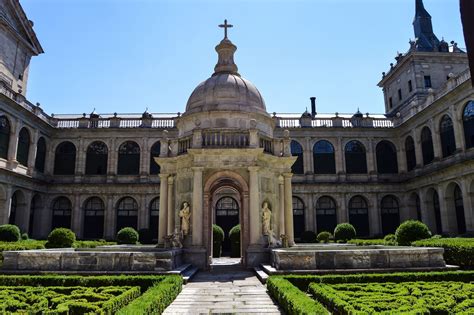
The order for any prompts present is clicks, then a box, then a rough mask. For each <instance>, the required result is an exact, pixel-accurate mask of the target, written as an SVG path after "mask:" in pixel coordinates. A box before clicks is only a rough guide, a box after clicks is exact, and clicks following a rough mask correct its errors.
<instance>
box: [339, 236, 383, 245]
mask: <svg viewBox="0 0 474 315" xmlns="http://www.w3.org/2000/svg"><path fill="white" fill-rule="evenodd" d="M347 243H348V244H355V245H360V246H369V245H387V244H386V242H385V241H384V240H383V239H373V240H370V239H367V240H362V239H357V238H355V239H353V240H350V241H347Z"/></svg>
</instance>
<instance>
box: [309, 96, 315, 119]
mask: <svg viewBox="0 0 474 315" xmlns="http://www.w3.org/2000/svg"><path fill="white" fill-rule="evenodd" d="M309 99H310V100H311V117H313V118H314V117H316V97H314V96H313V97H310V98H309Z"/></svg>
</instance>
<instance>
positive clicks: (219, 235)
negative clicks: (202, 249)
mask: <svg viewBox="0 0 474 315" xmlns="http://www.w3.org/2000/svg"><path fill="white" fill-rule="evenodd" d="M223 241H224V230H223V229H222V228H221V227H220V226H218V225H217V224H213V225H212V257H214V258H217V257H221V254H222V242H223Z"/></svg>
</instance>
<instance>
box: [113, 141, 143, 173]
mask: <svg viewBox="0 0 474 315" xmlns="http://www.w3.org/2000/svg"><path fill="white" fill-rule="evenodd" d="M139 173H140V147H139V146H138V144H136V143H135V142H133V141H126V142H124V143H122V145H121V146H120V147H119V154H118V169H117V174H118V175H138V174H139Z"/></svg>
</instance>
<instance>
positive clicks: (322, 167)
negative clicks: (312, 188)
mask: <svg viewBox="0 0 474 315" xmlns="http://www.w3.org/2000/svg"><path fill="white" fill-rule="evenodd" d="M313 163H314V173H315V174H336V161H335V158H334V147H333V145H332V144H331V142H329V141H326V140H321V141H318V142H316V143H315V145H314V147H313Z"/></svg>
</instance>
